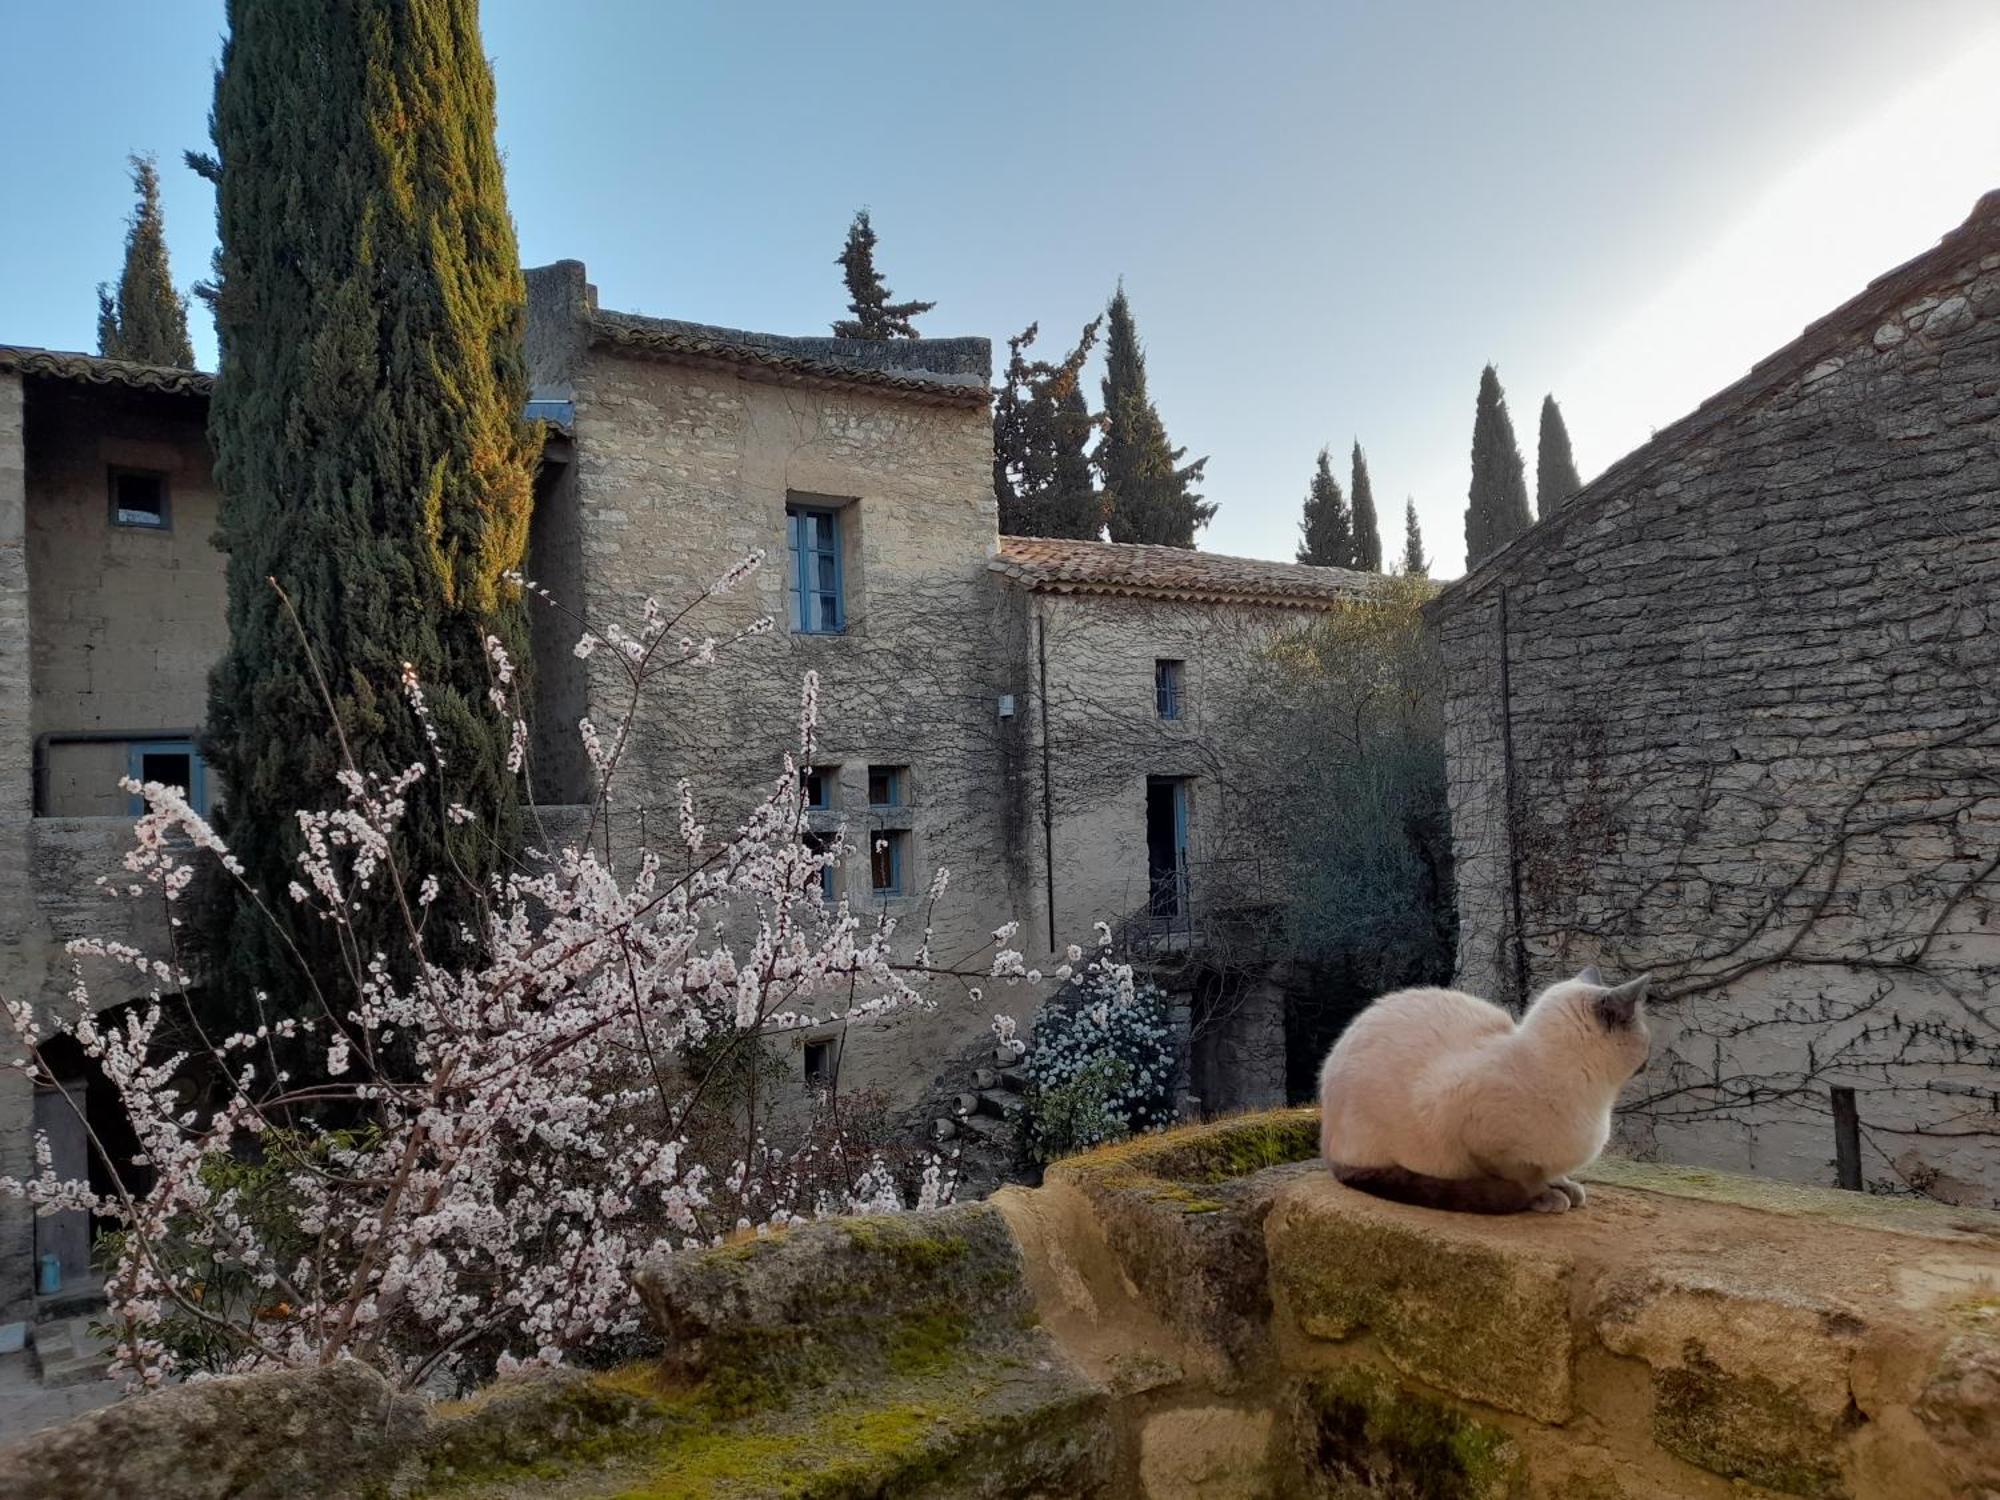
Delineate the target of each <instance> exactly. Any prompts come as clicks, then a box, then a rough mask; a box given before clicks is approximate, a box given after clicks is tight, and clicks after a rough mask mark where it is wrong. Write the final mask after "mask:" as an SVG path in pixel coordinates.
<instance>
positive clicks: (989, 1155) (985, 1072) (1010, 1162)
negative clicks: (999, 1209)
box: [930, 1051, 1028, 1200]
mask: <svg viewBox="0 0 2000 1500" xmlns="http://www.w3.org/2000/svg"><path fill="white" fill-rule="evenodd" d="M1026 1088H1027V1077H1026V1075H1025V1074H1024V1072H1023V1071H1022V1068H1021V1060H1020V1059H1019V1058H1018V1057H1016V1056H1014V1055H1013V1054H1012V1053H1011V1052H998V1051H996V1052H993V1053H991V1054H989V1055H988V1057H987V1058H986V1059H985V1060H984V1061H981V1062H978V1063H976V1064H974V1065H971V1066H965V1065H959V1066H956V1067H954V1068H952V1069H951V1070H950V1071H949V1072H948V1073H947V1075H946V1077H945V1078H942V1079H940V1080H939V1088H938V1092H937V1093H935V1094H934V1095H933V1096H932V1100H931V1101H930V1112H931V1120H930V1139H931V1142H932V1144H934V1145H936V1146H937V1147H939V1148H941V1149H943V1150H946V1151H950V1152H954V1153H956V1165H957V1168H958V1179H959V1197H960V1199H961V1200H964V1199H970V1198H977V1197H983V1196H985V1194H987V1193H989V1192H991V1191H992V1190H993V1189H994V1188H995V1187H997V1186H999V1185H1000V1184H1001V1183H1003V1182H1008V1181H1011V1180H1013V1179H1014V1178H1015V1177H1016V1176H1017V1175H1018V1168H1019V1164H1020V1161H1021V1131H1022V1128H1023V1127H1024V1126H1025V1124H1026V1121H1027V1113H1028V1101H1027V1099H1026V1098H1025V1097H1024V1091H1025V1090H1026Z"/></svg>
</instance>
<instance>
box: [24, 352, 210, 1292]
mask: <svg viewBox="0 0 2000 1500" xmlns="http://www.w3.org/2000/svg"><path fill="white" fill-rule="evenodd" d="M207 389H208V384H207V378H206V377H205V376H200V375H196V374H194V373H193V372H191V371H163V370H153V369H149V368H147V367H143V366H131V365H124V364H121V363H119V362H116V361H105V360H92V359H88V358H85V357H81V356H61V355H51V354H48V353H46V352H44V351H23V350H5V351H0V782H4V786H5V795H4V797H0V911H4V912H5V913H6V920H5V921H0V993H5V994H7V995H8V996H10V997H12V996H18V995H28V996H31V997H34V998H36V999H37V1000H39V1001H40V1002H41V1003H43V1004H53V1003H55V1002H57V1001H58V1000H59V999H60V997H61V996H62V995H63V993H64V991H65V990H66V989H67V988H68V982H69V980H68V963H67V961H66V959H65V958H64V955H63V945H64V943H66V942H67V941H68V940H69V939H70V938H72V937H78V936H83V935H94V936H115V937H119V938H123V939H125V940H127V941H136V942H141V943H152V944H155V945H157V944H158V942H159V941H160V939H161V938H163V936H164V932H163V930H162V929H163V923H162V922H160V920H159V919H158V918H157V916H155V915H154V914H153V913H152V912H151V910H150V909H148V910H147V911H143V912H142V911H140V910H139V909H138V908H136V907H130V906H126V905H122V904H120V903H118V902H116V901H115V900H114V899H113V898H111V897H109V896H107V895H106V893H105V892H104V891H103V890H102V889H101V888H100V887H99V885H98V879H99V877H100V876H103V875H106V874H110V873H113V872H115V871H116V869H117V867H118V858H119V855H120V854H121V853H122V852H123V850H124V849H125V847H126V846H127V845H128V844H129V843H130V840H131V816H130V813H129V810H128V805H127V799H126V797H125V794H124V793H122V792H120V791H118V790H117V786H116V783H117V779H118V778H119V777H120V776H122V775H124V774H125V773H126V770H127V767H128V756H129V753H130V751H131V747H132V746H133V745H135V744H141V743H145V742H147V741H167V740H175V741H179V740H185V739H187V738H188V737H189V736H190V734H191V732H192V731H193V730H194V729H195V728H196V727H197V726H199V724H200V723H201V721H202V717H203V707H204V704H205V702H206V696H207V676H208V669H209V666H210V664H211V663H212V661H213V660H214V658H215V657H216V655H217V654H218V653H219V652H220V650H221V647H222V643H223V631H224V626H223V614H222V570H223V561H222V557H221V554H219V553H218V552H216V551H215V550H214V548H213V547H212V546H211V545H210V541H209V537H210V533H211V532H212V530H213V527H214V519H215V499H214V492H213V487H212V483H211V480H210V475H209V462H208V447H207V439H206V435H205V423H206V401H205V397H206V393H207ZM118 470H128V471H134V472H139V473H145V474H149V475H158V476H161V477H162V478H163V479H164V481H165V488H164V494H165V496H166V501H165V504H166V509H167V514H166V517H165V519H166V521H167V524H166V525H164V526H161V527H157V528H141V527H125V526H117V525H114V524H113V516H112V496H111V494H110V491H109V489H108V476H109V475H110V474H111V473H113V472H114V471H118ZM132 998H134V995H133V994H131V993H127V992H121V991H119V990H117V989H116V988H115V987H107V988H105V989H104V990H103V991H101V992H100V993H99V995H98V999H99V1000H100V1001H101V1002H102V1003H105V1004H112V1003H117V1002H120V1001H124V1000H129V999H132ZM38 1102H39V1108H38ZM38 1123H39V1124H42V1125H45V1126H48V1127H50V1128H51V1134H52V1144H53V1145H54V1147H55V1151H56V1155H57V1157H58V1159H59V1161H61V1162H62V1164H63V1166H64V1168H65V1170H69V1169H74V1170H77V1171H79V1172H80V1171H81V1170H82V1169H83V1167H84V1163H85V1160H86V1158H85V1157H84V1155H83V1146H82V1142H81V1139H80V1138H79V1137H78V1136H77V1135H76V1133H75V1131H74V1127H73V1122H72V1121H71V1119H70V1117H69V1115H68V1111H67V1109H66V1107H65V1106H63V1104H62V1102H61V1100H60V1099H58V1098H57V1097H55V1096H54V1095H53V1094H45V1095H43V1096H42V1097H41V1098H40V1100H39V1101H38V1100H37V1096H36V1094H35V1091H34V1090H32V1089H30V1088H29V1087H28V1085H27V1083H26V1081H25V1080H24V1079H23V1078H22V1077H21V1076H20V1075H19V1074H18V1073H13V1072H5V1073H0V1173H5V1174H8V1175H14V1176H25V1175H28V1174H30V1173H31V1172H32V1171H33V1166H34V1146H33V1129H34V1127H35V1126H36V1125H37V1124H38ZM65 1126H69V1127H70V1128H69V1129H64V1128H63V1127H65ZM38 1250H39V1251H40V1252H42V1253H48V1252H51V1251H54V1252H55V1253H57V1254H58V1255H59V1258H60V1260H61V1263H62V1269H63V1274H64V1277H65V1280H66V1282H69V1283H72V1284H73V1283H74V1282H75V1281H76V1280H77V1279H79V1278H81V1277H85V1276H87V1274H88V1246H87V1238H86V1232H85V1226H84V1225H83V1224H82V1222H81V1216H78V1215H57V1216H55V1217H54V1218H53V1219H44V1220H40V1221H37V1220H36V1219H35V1218H34V1217H33V1216H32V1215H31V1214H29V1213H28V1212H27V1211H26V1210H25V1209H24V1208H23V1206H22V1205H21V1204H20V1203H19V1202H18V1201H14V1200H5V1201H0V1323H5V1322H8V1321H11V1320H13V1319H15V1318H17V1317H19V1316H21V1315H22V1313H23V1311H24V1310H25V1308H26V1307H27V1306H28V1305H29V1304H30V1303H31V1301H32V1296H33V1290H32V1289H33V1285H34V1273H33V1266H34V1264H35V1259H36V1255H37V1252H38Z"/></svg>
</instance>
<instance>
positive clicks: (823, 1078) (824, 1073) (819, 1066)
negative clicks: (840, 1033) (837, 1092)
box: [806, 1042, 833, 1091]
mask: <svg viewBox="0 0 2000 1500" xmlns="http://www.w3.org/2000/svg"><path fill="white" fill-rule="evenodd" d="M806 1087H807V1088H809V1089H813V1090H815V1091H817V1090H820V1089H830V1088H832V1087H833V1043H832V1042H807V1043H806Z"/></svg>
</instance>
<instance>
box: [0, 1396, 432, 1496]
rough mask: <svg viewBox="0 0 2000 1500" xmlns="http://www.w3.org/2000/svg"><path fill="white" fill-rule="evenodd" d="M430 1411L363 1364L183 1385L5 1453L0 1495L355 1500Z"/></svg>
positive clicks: (389, 1466) (379, 1482) (392, 1467)
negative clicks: (343, 1498) (323, 1499)
mask: <svg viewBox="0 0 2000 1500" xmlns="http://www.w3.org/2000/svg"><path fill="white" fill-rule="evenodd" d="M423 1427H424V1413H423V1403H422V1402H420V1401H418V1400H415V1399H413V1398H411V1397H407V1396H398V1395H396V1394H395V1393H394V1392H392V1391H391V1390H390V1388H389V1385H388V1382H386V1381H385V1380H383V1379H382V1377H381V1376H380V1375H378V1374H376V1373H375V1372H374V1371H373V1370H371V1369H369V1368H368V1367H367V1366H366V1365H362V1364H358V1363H355V1362H353V1361H348V1362H345V1363H342V1364H337V1365H330V1366H327V1367H325V1368H321V1369H312V1370H296V1371H286V1372H284V1373H282V1374H271V1375H240V1376H233V1377H230V1378H227V1379H222V1380H205V1381H199V1382H196V1383H194V1384H190V1385H183V1386H176V1387H173V1388H172V1389H169V1390H165V1391H161V1392H157V1393H155V1394H153V1395H150V1396H146V1397H143V1398H141V1399H139V1400H133V1401H122V1402H120V1403H118V1404H117V1405H116V1406H109V1407H105V1408H104V1409H103V1410H101V1411H95V1412H92V1413H90V1414H88V1415H87V1416H82V1417H78V1418H75V1419H74V1420H72V1421H69V1422H66V1423H64V1424H63V1425H62V1426H60V1427H57V1428H54V1429H52V1430H50V1431H48V1432H45V1433H40V1434H37V1435H36V1436H35V1437H33V1438H30V1439H28V1440H27V1441H26V1442H24V1443H20V1444H16V1445H14V1446H13V1447H10V1448H6V1449H0V1494H7V1495H34V1496H37V1497H39V1500H104V1497H106V1496H111V1495H144V1496H146V1497H147V1500H224V1497H226V1496H239V1495H240V1496H266V1497H280V1496H297V1497H304V1496H308V1495H356V1494H362V1493H366V1492H367V1491H369V1490H370V1489H372V1488H375V1487H377V1486H385V1485H386V1482H387V1481H388V1479H389V1478H390V1476H391V1475H393V1474H394V1473H395V1471H396V1469H397V1467H398V1465H400V1464H401V1463H402V1462H403V1460H404V1459H405V1457H406V1456H407V1453H408V1450H409V1448H410V1446H411V1444H412V1443H413V1441H414V1440H415V1439H416V1438H417V1437H418V1435H419V1434H420V1433H421V1432H422V1431H423Z"/></svg>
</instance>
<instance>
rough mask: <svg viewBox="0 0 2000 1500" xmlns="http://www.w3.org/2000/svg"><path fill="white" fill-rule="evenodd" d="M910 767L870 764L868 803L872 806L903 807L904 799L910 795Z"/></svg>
mask: <svg viewBox="0 0 2000 1500" xmlns="http://www.w3.org/2000/svg"><path fill="white" fill-rule="evenodd" d="M909 783H910V768H909V767H908V766H870V767H869V768H868V805H869V806H870V807H901V806H902V805H903V799H904V798H905V797H906V796H908V795H909V791H908V788H909Z"/></svg>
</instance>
